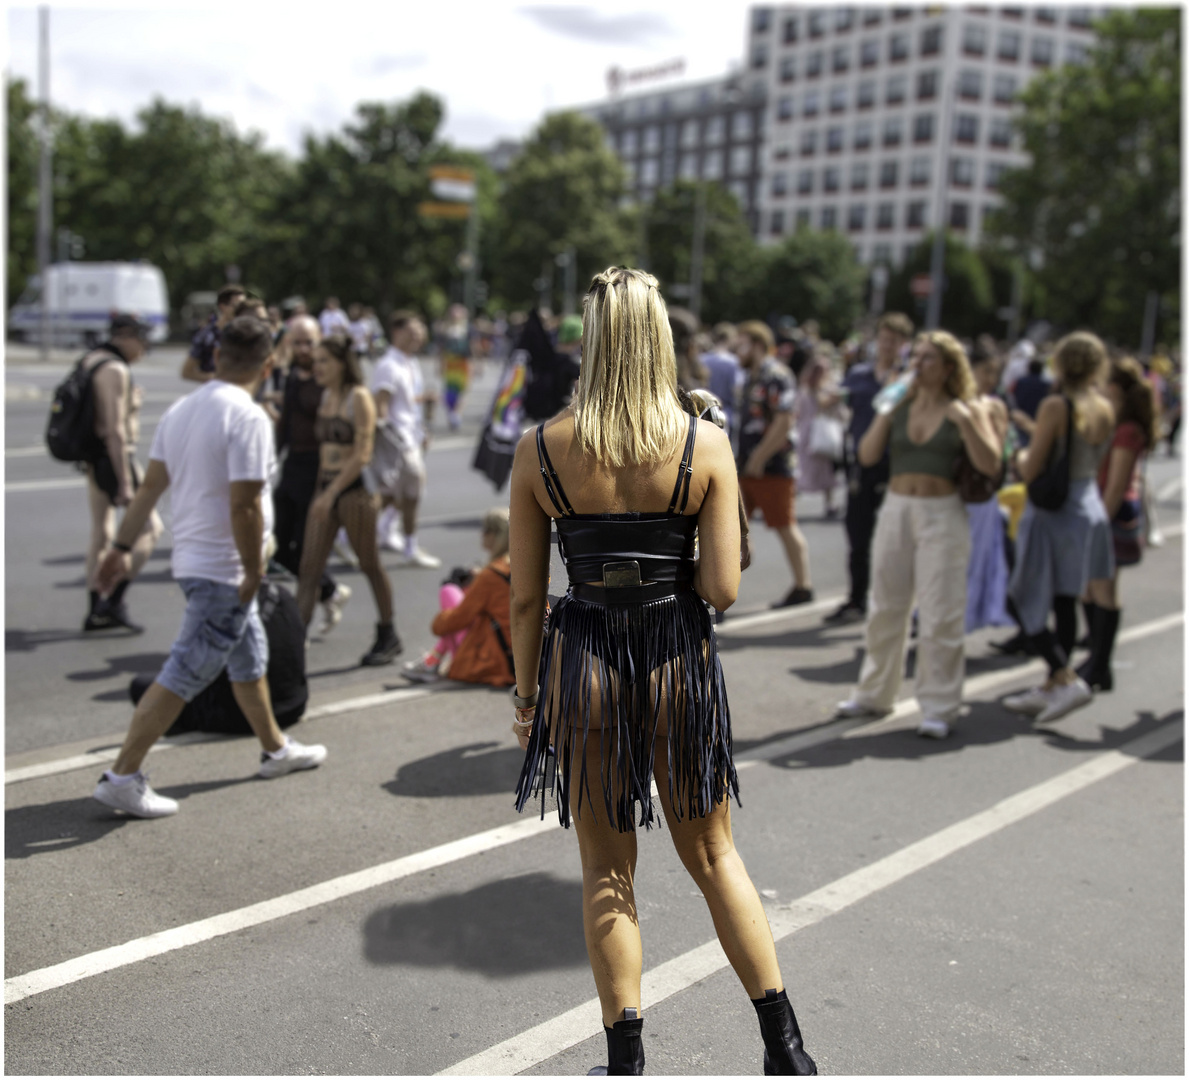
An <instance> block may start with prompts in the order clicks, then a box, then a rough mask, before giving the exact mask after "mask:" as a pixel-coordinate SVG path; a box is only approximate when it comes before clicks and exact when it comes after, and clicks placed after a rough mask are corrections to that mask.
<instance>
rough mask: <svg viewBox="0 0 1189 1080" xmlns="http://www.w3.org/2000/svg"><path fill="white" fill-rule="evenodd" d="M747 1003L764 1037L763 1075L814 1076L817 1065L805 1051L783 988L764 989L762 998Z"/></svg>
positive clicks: (795, 1018)
mask: <svg viewBox="0 0 1189 1080" xmlns="http://www.w3.org/2000/svg"><path fill="white" fill-rule="evenodd" d="M751 1003H752V1004H753V1005H754V1006H755V1007H756V1016H758V1017H759V1019H760V1035H761V1036H763V1039H764V1075H765V1076H816V1075H817V1066H816V1065H815V1064H814V1062H813V1058H811V1057H810V1056H809V1055H808V1054H807V1053H806V1052H805V1046H804V1045H803V1044H802V1042H801V1029H800V1028H799V1027H798V1026H797V1017H796V1016H795V1015H794V1013H793V1006H792V1005H791V1004H790V1003H789V999H788V995H787V994H786V993H785V992H784V991H783V990H781V991H780V993H777V992H776V991H775V990H767V991H765V996H764V997H762V998H752V999H751Z"/></svg>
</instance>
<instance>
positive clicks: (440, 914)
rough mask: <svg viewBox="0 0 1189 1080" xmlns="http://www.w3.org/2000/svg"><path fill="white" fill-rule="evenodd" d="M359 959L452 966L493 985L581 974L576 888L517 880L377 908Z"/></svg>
mask: <svg viewBox="0 0 1189 1080" xmlns="http://www.w3.org/2000/svg"><path fill="white" fill-rule="evenodd" d="M529 901H531V902H529ZM363 955H364V959H366V960H367V961H368V962H369V963H372V964H409V965H414V966H416V967H429V968H443V967H452V968H456V969H458V970H463V971H477V972H479V973H481V974H483V975H485V976H487V977H488V978H493V979H507V978H515V977H516V976H518V975H523V974H526V973H528V972H535V971H549V970H556V969H559V968H582V967H585V966H586V964H587V959H586V946H585V944H584V938H583V935H582V884H581V882H579V881H563V880H561V879H560V878H556V877H553V876H552V875H551V874H545V873H533V874H522V875H520V876H519V877H514V878H507V879H505V880H503V881H493V882H489V883H488V884H485V885H480V886H478V887H477V888H474V889H471V890H469V891H467V892H464V893H455V894H453V895H447V896H435V897H432V898H430V899H428V900H422V901H416V902H413V903H406V904H393V905H391V906H389V907H383V908H379V909H378V910H376V911H374V912H372V914H371V915H369V916H368V918H367V921H366V922H365V923H364V925H363Z"/></svg>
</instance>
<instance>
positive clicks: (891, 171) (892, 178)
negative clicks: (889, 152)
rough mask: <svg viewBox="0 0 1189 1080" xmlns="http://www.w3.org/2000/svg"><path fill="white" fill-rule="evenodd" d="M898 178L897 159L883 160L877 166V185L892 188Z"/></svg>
mask: <svg viewBox="0 0 1189 1080" xmlns="http://www.w3.org/2000/svg"><path fill="white" fill-rule="evenodd" d="M899 180H900V163H899V162H898V161H885V162H882V163H881V164H880V166H879V186H880V187H881V188H884V189H885V190H886V189H887V188H894V187H895V186H896V184H897V183H898V182H899Z"/></svg>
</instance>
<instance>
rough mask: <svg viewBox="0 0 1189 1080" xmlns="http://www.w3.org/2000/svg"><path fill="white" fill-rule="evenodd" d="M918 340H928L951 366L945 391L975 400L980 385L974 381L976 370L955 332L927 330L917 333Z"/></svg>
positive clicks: (963, 398)
mask: <svg viewBox="0 0 1189 1080" xmlns="http://www.w3.org/2000/svg"><path fill="white" fill-rule="evenodd" d="M917 341H927V342H928V343H929V344H930V345H932V346H933V348H935V349H936V350H937V351H938V352H939V353H941V358H942V360H944V361H945V362H946V363H947V364H949V366H950V373H949V375H947V376H946V379H945V392H946V393H947V394H949V396H950V397H952V398H956V399H957V400H958V401H973V400H974V399H975V398H976V397H978V386H977V385H976V384H975V381H974V372H972V371H971V370H970V361H969V360H968V359H967V357H966V350H965V349H964V348H962V342H960V341H959V340H958V339H957V338H956V337H954V335H953V334H951V333H948V332H947V331H945V330H926V331H924V332H923V333H921V334H918V335H917Z"/></svg>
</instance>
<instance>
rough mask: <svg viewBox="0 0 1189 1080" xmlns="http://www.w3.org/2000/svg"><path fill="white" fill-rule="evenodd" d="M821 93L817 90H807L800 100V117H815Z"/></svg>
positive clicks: (819, 105) (819, 104)
mask: <svg viewBox="0 0 1189 1080" xmlns="http://www.w3.org/2000/svg"><path fill="white" fill-rule="evenodd" d="M821 100H822V96H821V92H820V91H818V90H807V91H806V92H805V96H804V98H802V99H801V115H802V116H817V114H818V109H819V108H820V107H821Z"/></svg>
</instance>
